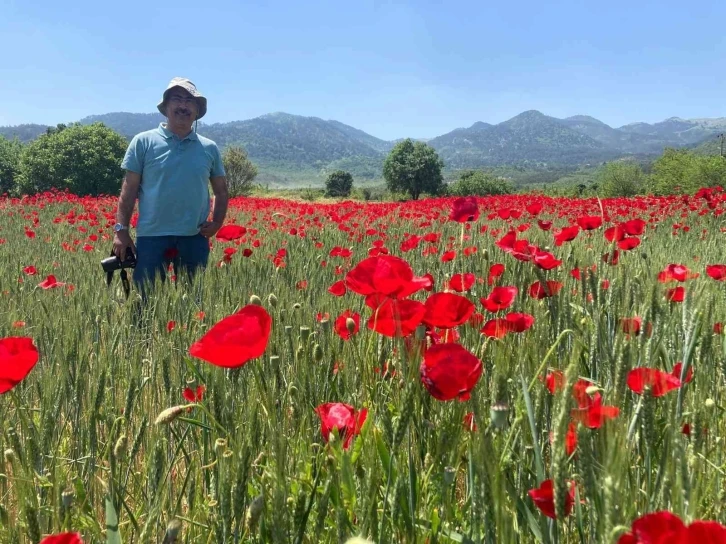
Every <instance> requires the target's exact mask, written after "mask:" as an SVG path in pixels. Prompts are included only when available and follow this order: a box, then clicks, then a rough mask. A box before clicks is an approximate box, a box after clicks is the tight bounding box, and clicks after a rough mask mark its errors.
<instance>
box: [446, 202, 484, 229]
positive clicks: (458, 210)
mask: <svg viewBox="0 0 726 544" xmlns="http://www.w3.org/2000/svg"><path fill="white" fill-rule="evenodd" d="M449 219H450V220H451V221H457V222H458V223H466V222H467V221H476V220H477V219H479V206H478V205H477V203H476V198H475V197H473V196H465V197H461V198H457V199H456V200H454V202H453V204H452V207H451V212H450V213H449Z"/></svg>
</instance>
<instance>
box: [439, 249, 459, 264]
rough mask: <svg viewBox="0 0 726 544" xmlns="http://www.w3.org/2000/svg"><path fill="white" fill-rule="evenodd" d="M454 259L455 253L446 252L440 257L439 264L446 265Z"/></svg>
mask: <svg viewBox="0 0 726 544" xmlns="http://www.w3.org/2000/svg"><path fill="white" fill-rule="evenodd" d="M455 258H456V251H447V252H445V253H444V254H443V255H441V262H442V263H448V262H449V261H453V260H454V259H455Z"/></svg>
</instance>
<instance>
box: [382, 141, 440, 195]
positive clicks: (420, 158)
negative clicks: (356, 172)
mask: <svg viewBox="0 0 726 544" xmlns="http://www.w3.org/2000/svg"><path fill="white" fill-rule="evenodd" d="M443 167H444V162H443V161H442V160H441V159H440V158H439V156H438V155H437V154H436V151H435V150H434V148H433V147H430V146H428V145H426V144H425V143H423V142H413V141H412V140H411V139H410V138H407V139H405V140H403V141H402V142H399V143H398V144H396V146H395V147H394V148H393V149H392V150H391V152H390V153H389V154H388V156H387V157H386V160H385V161H384V163H383V177H384V178H385V180H386V185H387V186H388V190H389V191H391V192H400V193H408V194H409V195H411V198H413V199H414V200H417V199H418V197H419V196H421V194H422V193H429V194H432V195H435V194H438V193H439V192H440V191H441V190H442V189H443V187H444V185H443V181H444V178H443V176H442V175H441V169H442V168H443Z"/></svg>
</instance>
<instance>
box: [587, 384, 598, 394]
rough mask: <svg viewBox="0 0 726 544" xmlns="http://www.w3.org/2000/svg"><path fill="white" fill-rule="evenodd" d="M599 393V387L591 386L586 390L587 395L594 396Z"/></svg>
mask: <svg viewBox="0 0 726 544" xmlns="http://www.w3.org/2000/svg"><path fill="white" fill-rule="evenodd" d="M598 391H600V388H599V387H598V386H597V385H589V386H587V388H585V393H587V394H588V395H594V394H595V393H597V392H598Z"/></svg>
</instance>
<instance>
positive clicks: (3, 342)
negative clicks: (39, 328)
mask: <svg viewBox="0 0 726 544" xmlns="http://www.w3.org/2000/svg"><path fill="white" fill-rule="evenodd" d="M38 357H39V355H38V348H36V347H35V345H34V344H33V339H32V338H27V337H25V336H10V337H8V338H2V339H0V395H2V394H3V393H7V392H8V391H10V390H11V389H12V388H13V387H15V386H16V385H18V384H19V383H20V382H22V381H23V380H24V379H25V377H26V376H27V375H28V374H29V373H30V371H31V370H32V369H33V367H34V366H35V364H36V363H37V362H38Z"/></svg>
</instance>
